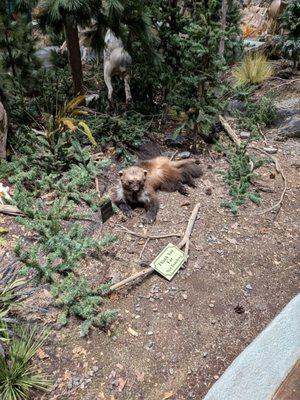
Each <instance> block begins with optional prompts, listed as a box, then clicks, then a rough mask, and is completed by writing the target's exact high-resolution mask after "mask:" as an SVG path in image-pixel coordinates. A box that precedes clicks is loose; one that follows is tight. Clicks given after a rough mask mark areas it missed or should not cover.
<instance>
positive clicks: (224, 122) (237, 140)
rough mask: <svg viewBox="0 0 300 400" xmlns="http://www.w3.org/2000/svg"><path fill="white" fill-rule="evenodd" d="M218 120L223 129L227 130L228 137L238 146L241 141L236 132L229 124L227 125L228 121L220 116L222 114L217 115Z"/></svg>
mask: <svg viewBox="0 0 300 400" xmlns="http://www.w3.org/2000/svg"><path fill="white" fill-rule="evenodd" d="M219 120H220V122H221V124H222V126H223V128H224V129H225V131H226V132H227V134H228V136H229V137H230V139H231V140H232V141H233V142H234V143H235V144H236V145H237V146H240V144H241V143H242V141H241V139H240V138H239V137H238V136H237V134H236V133H235V131H234V130H233V129H232V128H231V126H230V125H229V123H228V122H227V120H226V119H225V118H224V117H222V115H219Z"/></svg>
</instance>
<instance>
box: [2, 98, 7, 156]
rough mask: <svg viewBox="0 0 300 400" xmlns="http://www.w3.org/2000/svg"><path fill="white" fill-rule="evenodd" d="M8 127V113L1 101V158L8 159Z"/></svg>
mask: <svg viewBox="0 0 300 400" xmlns="http://www.w3.org/2000/svg"><path fill="white" fill-rule="evenodd" d="M7 129H8V124H7V114H6V111H5V108H4V106H3V104H2V103H1V102H0V159H1V158H3V159H6V142H7Z"/></svg>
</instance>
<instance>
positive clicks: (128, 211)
mask: <svg viewBox="0 0 300 400" xmlns="http://www.w3.org/2000/svg"><path fill="white" fill-rule="evenodd" d="M124 215H125V216H126V217H127V218H132V217H133V216H134V212H133V211H132V210H126V211H124Z"/></svg>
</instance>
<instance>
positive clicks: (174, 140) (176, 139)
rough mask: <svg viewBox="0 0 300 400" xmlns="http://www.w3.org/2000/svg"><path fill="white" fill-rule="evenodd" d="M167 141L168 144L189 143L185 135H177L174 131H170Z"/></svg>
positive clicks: (180, 144) (176, 145)
mask: <svg viewBox="0 0 300 400" xmlns="http://www.w3.org/2000/svg"><path fill="white" fill-rule="evenodd" d="M165 142H166V144H167V145H168V146H172V147H181V146H184V145H185V144H187V142H188V139H187V138H186V137H184V136H180V135H176V136H175V135H174V134H173V133H170V134H168V135H167V137H166V139H165Z"/></svg>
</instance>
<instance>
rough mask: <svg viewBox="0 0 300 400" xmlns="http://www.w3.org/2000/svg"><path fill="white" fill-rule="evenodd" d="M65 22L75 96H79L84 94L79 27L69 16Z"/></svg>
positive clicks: (65, 18)
mask: <svg viewBox="0 0 300 400" xmlns="http://www.w3.org/2000/svg"><path fill="white" fill-rule="evenodd" d="M63 21H64V29H65V37H66V42H67V47H68V54H69V62H70V67H71V72H72V79H73V86H74V94H75V96H78V95H80V94H84V89H83V75H82V64H81V54H80V46H79V37H78V29H77V25H74V23H73V22H72V21H71V20H70V18H69V17H68V16H67V15H66V16H65V17H64V18H63Z"/></svg>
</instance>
